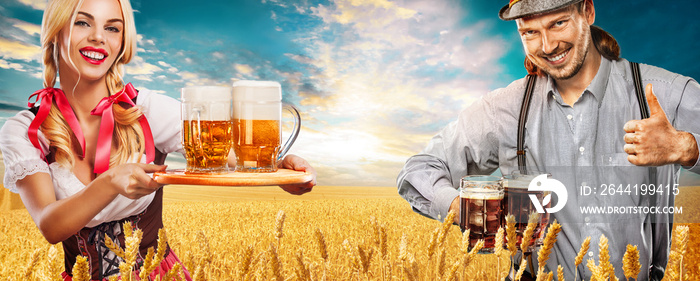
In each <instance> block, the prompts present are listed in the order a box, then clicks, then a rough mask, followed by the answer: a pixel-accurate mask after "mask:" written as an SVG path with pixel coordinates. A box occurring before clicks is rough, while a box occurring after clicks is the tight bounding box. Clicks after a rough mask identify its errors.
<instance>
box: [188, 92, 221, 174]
mask: <svg viewBox="0 0 700 281" xmlns="http://www.w3.org/2000/svg"><path fill="white" fill-rule="evenodd" d="M181 98H182V111H181V116H182V146H183V148H184V149H185V158H187V168H186V171H187V172H189V173H221V172H227V171H228V154H229V152H230V151H231V145H232V141H231V137H232V131H233V123H232V122H231V116H232V112H233V104H232V97H231V87H219V86H193V87H185V88H182V96H181Z"/></svg>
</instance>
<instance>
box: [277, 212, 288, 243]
mask: <svg viewBox="0 0 700 281" xmlns="http://www.w3.org/2000/svg"><path fill="white" fill-rule="evenodd" d="M285 217H286V215H285V214H284V211H283V210H279V211H278V212H277V217H275V238H277V245H278V246H279V244H280V243H281V240H282V237H283V236H284V218H285Z"/></svg>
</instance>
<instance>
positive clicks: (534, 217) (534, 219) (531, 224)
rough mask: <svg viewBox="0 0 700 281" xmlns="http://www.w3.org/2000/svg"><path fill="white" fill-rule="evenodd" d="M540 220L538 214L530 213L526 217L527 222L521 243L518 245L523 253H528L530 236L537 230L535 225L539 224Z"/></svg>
mask: <svg viewBox="0 0 700 281" xmlns="http://www.w3.org/2000/svg"><path fill="white" fill-rule="evenodd" d="M539 219H540V214H538V213H532V214H530V216H529V217H528V220H527V227H526V228H525V232H524V233H523V241H522V243H520V250H522V251H523V253H529V252H530V251H529V249H528V248H529V247H530V241H531V240H532V235H533V234H534V233H535V229H536V228H537V223H538V222H539Z"/></svg>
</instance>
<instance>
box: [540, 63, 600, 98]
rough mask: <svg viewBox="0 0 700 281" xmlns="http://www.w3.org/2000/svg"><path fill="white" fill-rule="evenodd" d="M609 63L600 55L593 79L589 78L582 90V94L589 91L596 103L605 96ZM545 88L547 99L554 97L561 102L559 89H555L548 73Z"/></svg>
mask: <svg viewBox="0 0 700 281" xmlns="http://www.w3.org/2000/svg"><path fill="white" fill-rule="evenodd" d="M611 64H612V63H611V61H610V60H608V59H606V58H605V57H603V56H601V58H600V66H599V67H598V72H597V73H596V75H595V77H593V80H591V83H590V84H589V85H588V87H586V90H585V91H584V92H583V93H584V94H585V93H586V92H589V93H591V94H592V95H593V96H594V97H595V98H596V100H597V101H598V103H600V102H601V101H602V100H603V97H605V89H606V88H607V87H608V80H609V78H610V69H611ZM546 90H547V97H548V98H549V99H554V100H556V101H557V102H558V103H560V104H563V102H562V100H561V95H560V94H559V91H557V89H556V87H554V79H552V77H551V76H549V75H547V85H546Z"/></svg>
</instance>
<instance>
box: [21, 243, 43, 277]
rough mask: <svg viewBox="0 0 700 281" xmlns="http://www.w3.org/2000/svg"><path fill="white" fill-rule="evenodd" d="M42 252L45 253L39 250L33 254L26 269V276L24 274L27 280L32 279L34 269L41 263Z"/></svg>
mask: <svg viewBox="0 0 700 281" xmlns="http://www.w3.org/2000/svg"><path fill="white" fill-rule="evenodd" d="M41 252H43V249H42V248H38V249H36V250H34V252H33V253H32V257H31V258H30V259H29V263H28V264H27V266H26V267H25V268H24V274H22V276H24V278H25V279H31V276H32V273H33V269H34V267H36V265H37V263H38V262H39V256H40V255H41Z"/></svg>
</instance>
